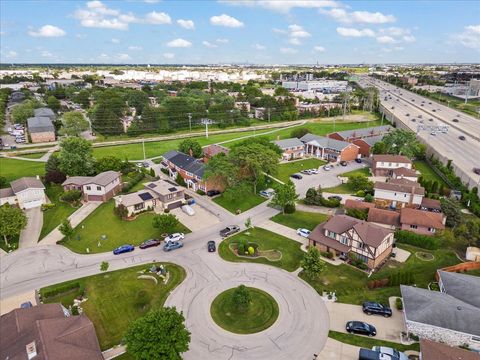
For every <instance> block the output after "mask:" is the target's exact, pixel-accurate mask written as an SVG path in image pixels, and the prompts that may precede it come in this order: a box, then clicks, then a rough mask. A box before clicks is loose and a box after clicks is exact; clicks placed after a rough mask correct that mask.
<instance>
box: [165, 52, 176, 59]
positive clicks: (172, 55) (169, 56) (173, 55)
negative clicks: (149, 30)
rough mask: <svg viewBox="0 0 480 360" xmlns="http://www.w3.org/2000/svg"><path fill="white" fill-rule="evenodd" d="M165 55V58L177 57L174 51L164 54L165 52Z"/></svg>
mask: <svg viewBox="0 0 480 360" xmlns="http://www.w3.org/2000/svg"><path fill="white" fill-rule="evenodd" d="M163 57H164V58H165V59H173V58H174V57H175V54H173V53H164V54H163Z"/></svg>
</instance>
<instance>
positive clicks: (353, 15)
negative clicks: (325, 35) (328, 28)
mask: <svg viewBox="0 0 480 360" xmlns="http://www.w3.org/2000/svg"><path fill="white" fill-rule="evenodd" d="M319 12H320V14H324V15H328V16H330V17H331V18H333V19H334V20H336V21H338V22H341V23H345V24H352V23H365V24H386V23H390V22H395V21H396V19H395V16H393V15H384V14H382V13H380V12H369V11H352V12H347V11H346V10H345V9H340V8H336V9H331V10H325V9H320V10H319Z"/></svg>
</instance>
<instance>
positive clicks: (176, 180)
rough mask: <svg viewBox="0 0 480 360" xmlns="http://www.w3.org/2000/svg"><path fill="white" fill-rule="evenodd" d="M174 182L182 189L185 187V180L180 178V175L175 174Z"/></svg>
mask: <svg viewBox="0 0 480 360" xmlns="http://www.w3.org/2000/svg"><path fill="white" fill-rule="evenodd" d="M175 182H176V183H177V184H178V185H180V186H183V187H187V183H186V182H185V180H184V179H183V178H182V177H181V176H180V174H177V178H176V179H175Z"/></svg>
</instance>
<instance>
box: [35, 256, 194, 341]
mask: <svg viewBox="0 0 480 360" xmlns="http://www.w3.org/2000/svg"><path fill="white" fill-rule="evenodd" d="M165 265H166V268H167V270H168V271H169V272H170V279H169V281H168V283H167V284H163V283H162V282H161V280H160V279H159V278H158V279H159V281H158V284H155V283H154V282H153V281H152V280H148V279H138V276H139V274H138V272H139V271H142V270H145V269H148V268H149V267H150V266H151V264H147V265H142V266H136V267H131V268H128V269H124V270H118V271H112V272H108V273H105V274H99V275H94V276H88V277H84V278H81V279H77V280H73V281H70V282H68V283H75V282H77V283H78V284H79V285H80V286H81V287H82V288H84V289H85V296H86V297H87V298H88V300H87V301H85V302H83V303H82V305H81V306H82V308H83V309H84V311H85V314H86V315H87V316H88V318H89V319H90V320H91V321H92V322H93V325H94V326H95V332H96V333H97V337H98V340H99V342H100V347H101V348H102V350H106V349H108V348H110V347H112V346H114V345H117V344H119V343H120V342H121V341H122V338H123V334H124V333H125V331H126V329H127V328H128V326H129V324H130V323H131V322H132V321H133V320H135V319H137V318H139V317H141V316H144V315H145V314H146V313H147V312H148V311H149V310H151V309H158V308H161V307H162V306H163V304H164V303H165V300H166V299H167V297H168V295H170V293H171V291H172V290H173V289H174V288H175V287H177V285H178V284H180V283H181V282H182V281H183V279H185V270H184V269H183V268H181V267H180V266H178V265H175V264H171V263H167V264H165ZM65 284H67V283H62V284H56V285H52V286H49V287H46V288H43V289H41V290H40V294H44V293H45V291H46V290H52V289H54V288H58V287H60V286H64V285H65ZM139 294H141V295H139ZM78 295H80V293H79V291H78V289H77V290H75V289H74V290H70V291H68V292H66V293H62V294H59V295H56V296H53V297H49V298H46V299H45V298H43V301H44V303H57V302H61V303H62V304H63V305H64V306H66V307H68V306H70V305H72V304H73V299H74V298H75V296H78Z"/></svg>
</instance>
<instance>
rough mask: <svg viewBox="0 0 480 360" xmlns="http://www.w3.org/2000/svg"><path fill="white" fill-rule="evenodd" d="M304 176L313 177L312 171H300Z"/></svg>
mask: <svg viewBox="0 0 480 360" xmlns="http://www.w3.org/2000/svg"><path fill="white" fill-rule="evenodd" d="M300 172H301V173H302V174H305V175H312V171H311V170H310V169H305V170H302V171H300Z"/></svg>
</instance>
